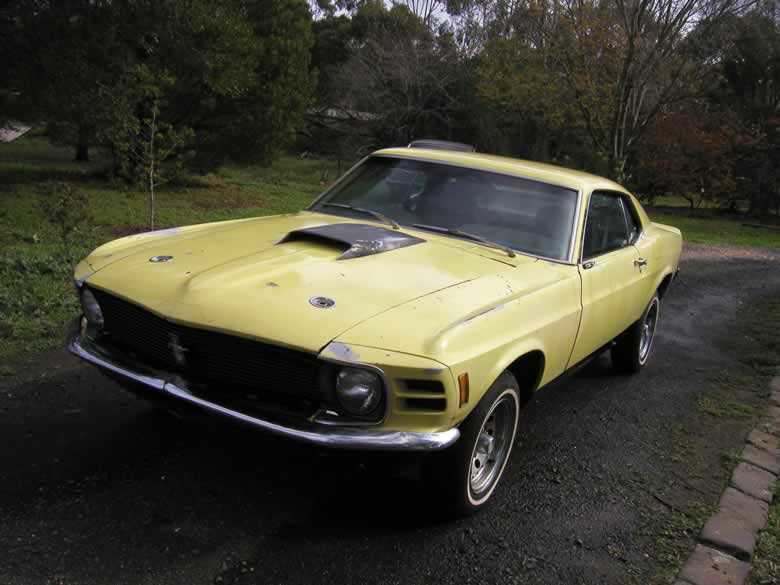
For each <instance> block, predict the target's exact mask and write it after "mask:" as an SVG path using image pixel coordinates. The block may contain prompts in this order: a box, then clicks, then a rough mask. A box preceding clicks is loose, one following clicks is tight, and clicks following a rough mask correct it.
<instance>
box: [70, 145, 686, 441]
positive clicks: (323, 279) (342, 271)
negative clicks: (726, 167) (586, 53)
mask: <svg viewBox="0 0 780 585" xmlns="http://www.w3.org/2000/svg"><path fill="white" fill-rule="evenodd" d="M377 154H379V155H382V156H406V157H409V156H411V157H415V158H424V159H427V160H434V161H441V162H446V163H449V164H458V165H465V166H470V167H475V168H480V169H485V170H489V171H495V172H502V173H509V174H515V175H519V176H524V177H529V178H532V179H538V180H542V181H546V182H551V183H555V184H558V185H561V186H565V187H568V188H572V189H575V190H577V191H578V192H579V193H580V205H579V209H578V216H577V237H576V239H575V248H574V250H575V261H574V262H572V263H566V262H552V261H548V260H542V259H538V258H533V257H530V256H526V255H523V254H517V255H516V256H515V257H514V258H509V257H508V256H507V255H506V254H505V253H504V252H502V251H500V250H495V249H492V248H488V247H485V246H482V245H480V244H478V243H475V242H470V241H465V240H459V239H457V238H451V237H446V236H442V235H438V234H433V233H430V232H425V231H420V230H414V229H408V228H403V229H404V231H405V232H408V233H410V234H414V235H416V236H418V237H420V238H422V239H424V240H425V242H424V243H422V244H419V245H415V246H410V247H407V248H401V249H397V250H393V251H390V252H386V253H381V254H377V255H373V256H366V257H362V258H354V259H350V260H345V261H339V260H337V259H336V258H337V257H338V255H339V254H340V251H336V250H333V249H332V248H329V247H327V246H323V245H318V244H315V243H312V242H307V241H297V242H289V243H283V244H279V243H278V242H279V240H281V239H282V237H283V236H285V235H286V234H287V233H288V232H290V231H291V230H296V229H302V228H307V227H313V226H319V225H324V224H333V223H377V222H374V221H373V220H371V219H370V218H369V219H361V220H357V219H351V218H346V217H341V216H336V215H331V214H323V213H314V212H310V211H302V212H300V213H296V214H288V215H281V216H273V217H263V218H256V219H248V220H238V221H231V222H219V223H212V224H203V225H199V226H190V227H185V228H180V229H174V230H162V231H160V232H154V233H150V234H140V235H137V236H129V237H126V238H122V239H120V240H116V241H114V242H110V243H108V244H106V245H104V246H101V247H100V248H98V249H96V250H95V251H94V252H93V253H92V254H90V256H89V257H88V258H86V259H85V260H84V261H82V262H81V263H80V264H79V265H78V266H77V268H76V274H75V276H76V278H77V279H86V282H87V284H88V285H89V286H91V287H95V288H99V289H102V290H105V291H107V292H111V293H113V294H115V295H117V296H119V297H122V298H124V299H126V300H128V301H131V302H133V303H136V304H139V305H141V306H143V307H145V308H147V309H148V310H150V311H152V312H154V313H156V314H158V315H160V316H162V317H165V318H166V319H169V320H171V321H174V322H177V323H181V324H185V325H190V326H194V327H200V328H203V329H209V330H214V331H220V332H226V333H230V334H234V335H239V336H242V337H246V338H251V339H258V340H263V341H267V342H271V343H275V344H279V345H284V346H287V347H292V348H296V349H300V350H302V351H306V352H310V353H317V354H320V356H321V357H322V358H324V359H330V360H338V361H342V362H359V363H363V364H369V365H373V366H376V367H378V368H381V369H382V370H383V371H384V373H385V377H386V380H387V383H388V386H389V397H388V410H387V414H386V417H385V419H384V422H383V423H382V425H381V426H382V427H384V428H388V429H396V430H420V431H436V430H444V429H447V428H450V427H452V426H453V425H456V424H458V423H459V422H460V421H461V420H462V419H463V418H464V417H465V416H466V415H467V414H468V413H469V412H470V410H471V409H472V408H473V407H474V406H475V405H476V404H477V403H478V402H479V399H480V398H481V396H482V395H483V394H484V393H485V392H486V391H487V389H488V388H489V386H490V385H491V384H492V382H493V381H494V380H495V379H496V378H497V377H498V376H499V375H500V374H501V372H502V371H504V370H505V369H506V368H507V367H508V366H509V365H510V364H511V363H512V362H513V361H515V360H516V359H517V358H519V357H521V356H523V355H525V354H527V353H528V352H531V351H535V352H542V354H543V355H544V371H543V374H542V377H541V381H540V385H539V386H540V387H541V386H544V385H545V384H547V383H548V382H549V381H551V380H552V379H554V378H556V377H558V376H559V375H561V374H562V373H564V372H565V371H566V369H567V368H569V367H571V366H573V365H574V364H575V363H576V362H577V361H578V360H579V359H581V358H583V357H585V356H587V355H589V354H590V353H592V352H593V351H594V350H596V349H597V348H598V347H600V346H601V345H603V344H604V343H606V342H607V341H609V340H610V339H611V338H612V337H614V336H615V335H617V334H618V333H620V332H621V331H623V330H624V329H625V328H626V327H628V325H629V324H630V323H632V322H634V321H635V320H636V319H637V318H638V317H639V316H640V315H641V312H642V311H643V310H644V307H645V306H646V305H647V303H648V302H649V300H650V298H651V297H652V294H653V293H654V291H655V290H656V289H657V288H658V286H659V285H660V283H661V282H662V280H663V278H665V277H666V276H669V275H670V274H672V273H674V271H675V270H676V269H677V264H678V262H679V257H680V248H681V237H680V233H679V231H678V230H676V229H675V228H670V227H668V226H661V225H658V224H654V223H652V222H650V220H649V218H648V217H647V215H646V214H645V213H644V211H643V210H642V209H641V206H640V205H639V204H638V203H637V202H636V200H635V199H633V197H632V198H631V201H632V202H633V203H634V205H635V206H636V208H637V213H638V215H639V216H640V220H641V223H642V227H643V233H642V236H641V237H640V239H639V241H638V242H637V243H636V244H635V246H629V247H627V248H624V249H623V250H621V251H620V252H619V253H611V254H608V255H606V256H609V258H607V259H604V261H603V262H601V261H600V262H599V266H598V267H597V268H595V269H590V270H583V268H582V265H581V264H580V263H579V262H577V261H576V260H578V259H579V250H580V247H581V234H582V231H583V225H584V222H585V212H584V210H585V209H587V204H588V199H589V196H590V193H591V192H592V191H594V190H601V189H605V190H610V191H618V192H620V193H624V194H627V195H628V193H627V192H626V191H625V189H623V188H622V187H620V186H619V185H617V184H615V183H613V182H611V181H608V180H606V179H602V178H600V177H595V176H593V175H588V174H585V173H579V172H575V171H569V170H566V169H561V168H558V167H552V166H549V165H541V164H536V163H528V162H524V161H516V160H513V159H506V158H501V157H493V156H487V155H477V154H472V153H455V152H445V151H435V150H420V149H388V150H383V151H380V152H379V153H377ZM629 196H630V195H629ZM157 255H171V256H173V257H174V259H173V261H170V262H164V263H153V262H149V258H150V257H152V256H157ZM640 255H641V256H642V257H645V258H647V259H648V261H649V262H648V265H647V267H644V268H639V267H637V266H636V265H635V264H634V262H633V261H634V260H635V259H636V258H638V257H639V256H640ZM602 258H603V257H602ZM314 296H326V297H330V298H332V299H334V300H335V301H336V304H335V306H334V307H332V308H330V309H319V308H315V307H313V306H312V305H311V304H310V303H309V299H310V298H311V297H314ZM583 307H585V308H586V310H585V311H584V312H583ZM464 372H468V374H469V378H470V386H471V398H470V401H469V403H468V404H467V405H464V406H463V407H459V406H458V400H457V396H458V391H457V384H456V380H457V376H458V375H459V374H461V373H464ZM408 380H436V381H439V382H441V383H442V385H443V386H444V389H445V397H446V408H445V409H444V410H443V411H430V412H428V411H418V410H414V409H410V408H406V407H405V404H406V402H405V400H406V399H414V398H419V397H420V396H418V395H417V394H415V392H414V390H413V389H410V387H409V386H408V384H407V381H408Z"/></svg>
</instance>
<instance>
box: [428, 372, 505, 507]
mask: <svg viewBox="0 0 780 585" xmlns="http://www.w3.org/2000/svg"><path fill="white" fill-rule="evenodd" d="M519 413H520V389H519V387H518V385H517V380H516V379H515V377H514V376H513V375H512V374H511V373H510V372H504V373H503V374H501V375H500V376H499V377H498V379H497V380H496V381H495V382H494V383H493V385H492V386H491V387H490V389H489V390H488V391H487V393H486V394H485V396H484V397H483V398H482V400H481V401H480V403H479V404H478V405H477V406H476V408H474V410H473V411H472V412H471V414H469V416H468V417H467V418H466V420H465V421H464V422H463V424H462V425H461V426H460V432H461V436H460V439H459V440H458V442H457V443H456V444H455V445H454V446H453V447H452V448H450V449H448V450H447V451H445V452H443V453H439V454H436V455H434V460H433V462H432V463H433V465H432V466H431V467H430V468H429V470H430V471H432V472H433V476H432V477H430V479H432V480H433V484H434V485H435V486H436V487H437V492H438V494H439V497H441V496H444V497H445V498H446V501H445V502H444V503H445V504H446V507H447V508H448V509H449V511H450V512H453V513H454V514H456V515H459V516H463V515H466V514H472V513H474V512H476V511H478V510H480V509H482V508H483V507H484V506H485V505H486V504H487V502H488V501H489V500H490V497H491V496H492V495H493V492H494V490H495V489H496V486H497V485H498V482H499V480H500V479H501V475H502V474H503V472H504V469H505V468H506V465H507V463H508V461H509V455H510V454H511V452H512V445H513V443H514V441H515V435H516V434H517V422H518V417H519Z"/></svg>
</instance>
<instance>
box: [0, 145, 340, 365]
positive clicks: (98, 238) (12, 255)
mask: <svg viewBox="0 0 780 585" xmlns="http://www.w3.org/2000/svg"><path fill="white" fill-rule="evenodd" d="M72 156H73V154H72V151H71V150H70V149H66V148H59V147H55V146H51V145H50V144H48V142H47V141H46V140H45V138H43V137H35V136H32V137H27V136H25V137H23V138H21V139H19V140H17V141H14V142H12V143H0V366H2V367H1V368H0V376H3V375H9V373H10V372H12V371H13V368H12V367H10V366H9V365H8V364H9V363H11V362H12V361H13V358H14V356H16V355H19V354H23V353H29V352H36V351H41V350H44V349H47V348H50V347H52V346H54V345H56V344H58V343H61V342H62V339H63V334H64V330H65V327H66V325H67V322H68V320H69V319H70V318H71V317H72V316H73V315H75V314H76V313H77V310H78V307H77V302H76V298H75V295H74V294H73V291H72V284H71V277H70V275H71V267H70V265H69V262H68V260H67V258H66V255H65V254H64V248H63V245H62V238H61V237H60V236H59V235H58V232H57V230H56V229H55V227H54V226H53V225H51V224H50V223H49V222H48V221H47V219H46V215H45V214H44V212H43V211H42V208H41V202H42V200H43V199H44V198H45V197H46V195H45V194H44V193H43V192H42V191H43V189H42V187H43V185H45V183H46V182H48V181H64V182H67V183H69V184H72V185H74V186H75V187H76V188H77V189H78V190H80V191H82V192H83V193H84V194H85V195H86V197H87V198H88V218H87V220H86V222H85V225H84V226H83V227H82V228H81V229H80V231H79V232H78V233H77V234H76V236H75V237H74V241H75V245H74V250H73V256H74V257H76V258H81V257H83V256H85V255H86V254H87V253H88V252H89V251H90V250H91V249H93V248H95V247H96V246H98V245H99V244H101V243H103V242H106V241H109V240H112V239H115V238H117V237H120V236H124V235H128V234H132V233H137V232H142V231H146V230H147V229H148V225H147V221H148V208H147V195H146V193H144V192H143V191H137V190H132V189H128V188H127V187H126V186H125V185H123V184H122V183H119V182H115V183H112V182H110V181H108V180H105V179H102V178H100V177H101V175H102V174H103V173H102V171H103V170H105V169H106V167H107V163H108V161H106V160H105V159H102V158H100V157H99V156H97V157H95V160H94V161H93V162H90V163H87V164H76V163H73V162H72V160H71V159H72ZM335 177H336V169H335V165H334V164H332V163H330V162H324V161H319V160H312V159H308V160H301V159H298V158H295V157H284V158H282V159H280V160H278V161H277V162H276V163H275V164H274V165H273V166H271V167H260V166H254V167H235V166H226V167H224V168H222V169H220V170H219V171H218V172H217V173H214V174H211V175H208V176H204V177H191V178H189V179H188V180H187V181H185V182H184V184H180V185H177V186H175V187H168V188H165V189H163V190H161V191H159V192H158V196H157V225H156V226H155V227H156V228H165V227H172V226H180V225H189V224H195V223H204V222H209V221H219V220H224V219H235V218H243V217H254V216H260V215H274V214H278V213H287V212H291V211H297V210H299V209H301V208H303V207H305V206H307V205H308V204H309V203H310V202H311V200H312V199H313V198H314V197H315V196H316V195H317V194H319V193H320V192H321V191H322V190H323V188H324V185H325V184H327V183H328V182H331V181H333V180H334V179H335Z"/></svg>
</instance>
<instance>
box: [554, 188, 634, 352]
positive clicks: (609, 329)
mask: <svg viewBox="0 0 780 585" xmlns="http://www.w3.org/2000/svg"><path fill="white" fill-rule="evenodd" d="M629 238H630V236H629V230H628V225H627V223H626V214H625V211H624V207H623V202H622V198H621V197H620V195H618V194H613V193H607V192H594V193H593V194H591V196H590V202H589V204H588V213H587V218H586V221H585V234H584V238H583V245H582V261H581V262H580V265H579V268H580V278H581V281H582V316H581V317H580V328H579V332H578V333H577V340H576V341H575V343H574V350H573V351H572V355H571V358H570V359H569V366H573V365H574V364H576V363H578V362H580V361H582V360H583V359H584V358H586V357H588V356H589V355H590V354H592V353H593V352H594V351H596V350H597V349H599V348H600V347H602V346H604V345H606V344H607V343H609V342H610V341H611V340H612V339H614V338H615V337H617V336H618V335H619V334H620V333H622V332H623V331H624V330H625V329H626V328H627V327H628V326H629V324H631V323H632V322H633V321H634V320H635V319H636V318H635V317H633V312H634V310H635V305H636V301H635V299H634V297H635V287H636V286H637V283H638V280H637V274H639V266H638V265H637V261H638V259H639V252H638V251H637V249H636V248H635V247H634V246H633V245H631V244H630V243H629Z"/></svg>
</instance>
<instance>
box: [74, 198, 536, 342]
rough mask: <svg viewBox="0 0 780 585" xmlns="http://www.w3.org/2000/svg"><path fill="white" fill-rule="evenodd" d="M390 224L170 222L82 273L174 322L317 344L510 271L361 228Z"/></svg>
mask: <svg viewBox="0 0 780 585" xmlns="http://www.w3.org/2000/svg"><path fill="white" fill-rule="evenodd" d="M337 224H338V225H337ZM353 226H354V229H352V227H353ZM383 229H384V228H382V227H381V226H378V225H377V224H374V223H371V222H368V223H367V222H360V221H355V220H350V219H345V218H343V217H336V216H333V215H328V214H317V213H311V212H301V213H297V214H292V215H285V216H275V217H269V218H258V219H252V220H240V221H234V222H221V223H216V224H207V225H203V226H192V227H188V228H181V229H174V230H163V231H161V232H153V233H149V234H141V235H138V236H131V237H128V238H122V239H121V240H116V241H114V242H110V243H109V244H106V245H105V246H102V247H100V248H98V249H97V250H95V251H94V252H93V253H92V254H91V255H90V256H89V257H88V258H87V259H86V260H85V261H84V262H82V264H81V265H80V266H79V269H78V270H77V274H76V276H77V278H80V279H83V280H85V282H86V283H87V285H88V286H92V287H95V288H99V289H101V290H104V291H106V292H109V293H112V294H114V295H116V296H118V297H121V298H123V299H125V300H128V301H131V302H133V303H136V304H138V305H141V306H143V307H146V308H147V309H148V310H150V311H152V312H153V313H156V314H157V315H160V316H162V317H164V318H167V319H169V320H172V321H175V322H179V323H182V324H186V325H191V326H196V327H201V328H205V329H211V330H215V331H223V332H229V333H233V334H237V335H240V336H244V337H249V338H255V339H260V340H265V341H271V342H274V343H278V344H281V345H286V346H290V347H295V348H299V349H303V350H307V351H312V352H318V351H320V350H321V349H322V348H323V347H324V346H325V345H327V344H328V343H329V342H330V341H331V340H333V339H335V338H336V337H338V335H339V334H341V333H342V332H344V331H347V330H349V329H351V328H353V327H355V326H356V325H358V324H360V323H363V322H364V321H366V320H368V319H370V318H372V317H374V316H376V315H378V314H380V313H383V312H385V311H388V310H390V309H392V308H394V307H397V306H399V305H402V304H404V303H407V302H409V301H411V300H414V299H418V298H420V297H423V296H426V295H430V294H431V293H434V292H436V291H441V290H443V289H446V288H449V287H452V286H456V285H458V284H461V283H464V282H468V281H471V280H475V279H478V278H480V277H483V276H486V275H489V274H490V275H495V274H496V273H500V272H503V271H508V270H513V267H512V265H511V264H508V263H507V262H508V260H509V259H506V260H505V259H504V258H502V256H503V253H502V252H500V251H493V250H486V249H485V248H484V247H482V246H475V245H474V244H473V243H471V242H464V241H462V240H457V239H453V238H445V237H441V236H438V235H434V234H428V233H425V232H420V231H416V230H414V231H412V230H400V231H393V230H386V231H388V232H390V233H391V234H392V236H391V237H389V239H388V240H387V241H388V242H390V240H392V242H390V243H387V245H385V244H384V243H383V242H376V241H373V240H371V241H368V242H366V241H365V240H361V237H358V236H361V234H363V233H374V232H376V230H383ZM372 230H374V231H372ZM331 232H332V233H331ZM322 233H325V234H326V235H325V237H322ZM376 233H379V232H376ZM333 234H336V236H334V237H333V238H331V236H332V235H333ZM355 234H358V236H355ZM372 237H373V236H372ZM339 238H340V239H339ZM393 238H395V239H393ZM351 239H352V240H358V243H357V244H356V243H355V242H353V241H350V240H351ZM380 239H381V238H380ZM410 239H412V240H414V241H410ZM399 241H400V242H402V243H401V244H398V242H399ZM361 242H362V243H361ZM366 244H369V245H366ZM370 244H377V245H374V246H372V245H370ZM383 246H384V247H383ZM356 248H357V252H358V253H356V254H355V253H350V250H352V251H354V250H355V249H356ZM345 250H346V251H345ZM163 257H171V258H170V259H167V258H163ZM152 259H155V260H164V261H152ZM511 262H512V264H515V265H516V264H517V263H518V262H520V263H522V262H529V263H530V262H533V260H532V259H527V258H521V257H516V258H513V259H511ZM318 298H321V300H317V299H318ZM331 301H332V302H333V304H332V306H329V307H327V308H323V307H325V306H327V305H330V304H331Z"/></svg>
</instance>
